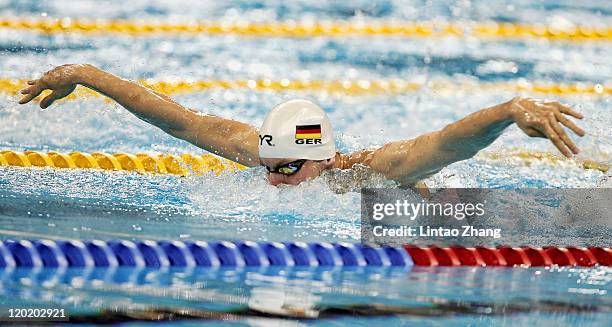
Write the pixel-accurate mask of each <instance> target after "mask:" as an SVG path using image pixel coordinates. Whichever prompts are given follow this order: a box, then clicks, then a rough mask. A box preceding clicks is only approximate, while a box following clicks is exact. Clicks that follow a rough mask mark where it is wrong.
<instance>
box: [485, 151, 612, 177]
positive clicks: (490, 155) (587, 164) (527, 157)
mask: <svg viewBox="0 0 612 327" xmlns="http://www.w3.org/2000/svg"><path fill="white" fill-rule="evenodd" d="M476 158H482V159H486V160H494V161H495V160H507V159H518V160H521V161H522V162H523V163H525V164H526V165H529V164H531V163H532V162H533V161H538V162H546V163H549V164H553V165H554V164H558V163H562V162H567V163H575V164H578V165H579V166H580V167H582V168H583V169H594V170H599V171H601V172H603V173H606V172H608V170H609V169H610V165H609V164H608V163H605V162H598V161H595V160H591V159H576V160H575V161H571V160H568V159H566V158H565V157H561V156H557V155H554V154H552V153H550V152H531V151H514V152H509V153H498V152H481V153H479V154H478V156H477V157H476Z"/></svg>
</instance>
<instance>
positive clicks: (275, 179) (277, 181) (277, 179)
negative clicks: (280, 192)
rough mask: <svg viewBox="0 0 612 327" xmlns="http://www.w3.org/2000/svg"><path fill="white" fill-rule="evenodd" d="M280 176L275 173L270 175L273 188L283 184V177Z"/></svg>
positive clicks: (269, 179)
mask: <svg viewBox="0 0 612 327" xmlns="http://www.w3.org/2000/svg"><path fill="white" fill-rule="evenodd" d="M279 175H280V174H274V173H268V182H269V183H270V184H271V185H273V186H277V185H280V184H283V177H284V176H282V175H280V176H279Z"/></svg>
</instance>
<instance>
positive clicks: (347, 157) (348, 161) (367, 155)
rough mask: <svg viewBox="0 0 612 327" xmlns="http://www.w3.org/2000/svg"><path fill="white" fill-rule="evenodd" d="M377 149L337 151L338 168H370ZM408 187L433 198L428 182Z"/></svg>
mask: <svg viewBox="0 0 612 327" xmlns="http://www.w3.org/2000/svg"><path fill="white" fill-rule="evenodd" d="M374 151H375V150H360V151H356V152H353V153H349V154H344V153H337V154H336V161H337V164H336V168H339V169H340V170H347V169H354V168H356V166H357V167H362V168H365V167H367V168H366V169H368V168H370V162H371V161H372V158H373V156H374ZM406 187H407V188H410V189H413V190H414V191H417V192H418V193H419V194H421V196H422V197H424V198H426V199H429V198H431V193H430V192H429V188H428V187H427V184H425V182H423V181H419V182H416V183H415V184H413V185H406Z"/></svg>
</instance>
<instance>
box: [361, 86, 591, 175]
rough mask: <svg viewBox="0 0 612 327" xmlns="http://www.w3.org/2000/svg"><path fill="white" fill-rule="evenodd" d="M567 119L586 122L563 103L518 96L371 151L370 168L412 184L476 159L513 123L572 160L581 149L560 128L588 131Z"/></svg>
mask: <svg viewBox="0 0 612 327" xmlns="http://www.w3.org/2000/svg"><path fill="white" fill-rule="evenodd" d="M567 116H572V117H574V118H577V119H582V118H583V116H582V115H581V114H580V113H577V112H575V111H574V110H572V109H570V108H568V107H567V106H564V105H562V104H560V103H558V102H547V101H541V100H534V99H529V98H520V97H517V98H514V99H512V100H510V101H508V102H506V103H502V104H500V105H497V106H494V107H491V108H487V109H483V110H480V111H478V112H475V113H473V114H470V115H468V116H467V117H465V118H463V119H461V120H459V121H457V122H455V123H452V124H450V125H448V126H446V127H444V128H443V129H442V130H440V131H437V132H433V133H429V134H425V135H422V136H419V137H417V138H415V139H412V140H408V141H396V142H392V143H388V144H386V145H384V146H383V147H382V148H380V149H378V150H375V151H374V152H372V153H371V154H370V155H369V158H368V160H367V161H368V162H367V164H368V165H369V166H371V167H372V168H373V169H374V170H377V171H379V172H382V173H383V174H385V175H386V176H387V177H388V178H391V179H395V180H397V181H399V182H400V183H402V184H406V185H411V184H412V183H414V182H416V181H418V180H420V179H422V178H425V177H427V176H429V175H432V174H434V173H436V172H438V171H440V170H441V169H442V168H444V167H445V166H447V165H449V164H451V163H454V162H457V161H461V160H465V159H469V158H471V157H473V156H474V155H476V153H477V152H478V151H480V150H482V149H484V148H485V147H487V146H488V145H489V144H491V143H493V141H495V140H496V139H497V138H498V137H499V136H500V135H501V134H502V132H503V131H504V130H505V129H506V127H508V126H510V125H511V124H513V123H516V124H517V125H518V126H519V127H520V128H521V130H523V131H524V132H525V133H526V134H527V135H529V136H531V137H543V138H548V139H549V140H550V141H551V142H552V143H553V144H554V145H555V146H556V147H557V149H559V151H561V153H563V155H565V156H566V157H571V155H572V153H574V154H577V153H578V147H577V146H576V145H575V144H574V142H572V140H571V139H570V137H569V136H568V135H567V134H566V132H565V130H564V129H563V127H561V124H563V125H565V126H566V127H567V128H569V129H570V130H572V131H573V132H574V133H575V134H577V135H579V136H583V135H584V131H583V130H582V129H581V128H580V127H578V126H576V125H575V124H574V123H573V122H572V121H571V120H569V119H568V117H567Z"/></svg>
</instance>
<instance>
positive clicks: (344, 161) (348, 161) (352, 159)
mask: <svg viewBox="0 0 612 327" xmlns="http://www.w3.org/2000/svg"><path fill="white" fill-rule="evenodd" d="M373 153H374V150H360V151H356V152H352V153H339V152H338V153H336V168H338V169H341V170H345V169H353V167H354V166H355V165H363V166H370V162H371V161H372V156H373Z"/></svg>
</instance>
